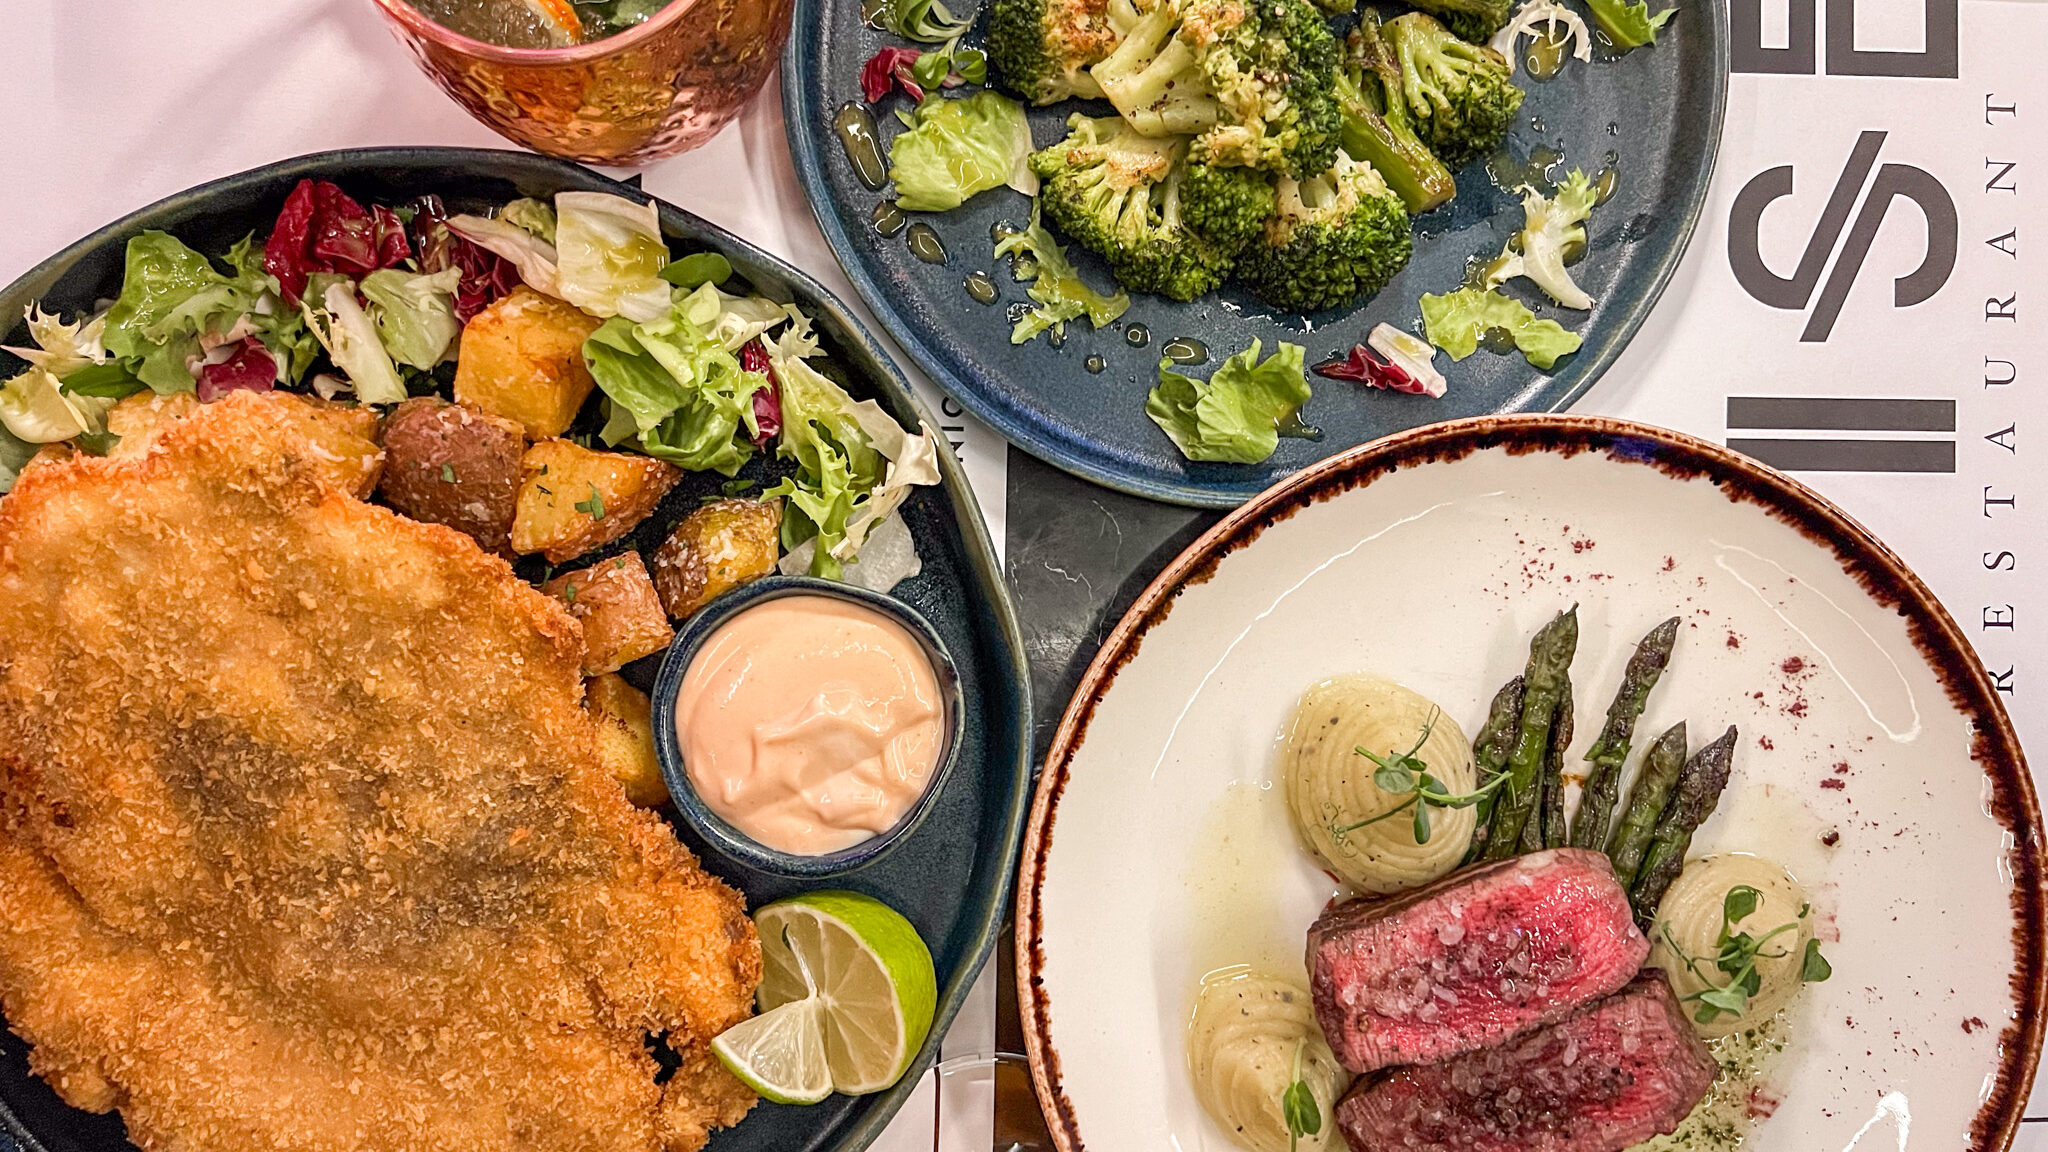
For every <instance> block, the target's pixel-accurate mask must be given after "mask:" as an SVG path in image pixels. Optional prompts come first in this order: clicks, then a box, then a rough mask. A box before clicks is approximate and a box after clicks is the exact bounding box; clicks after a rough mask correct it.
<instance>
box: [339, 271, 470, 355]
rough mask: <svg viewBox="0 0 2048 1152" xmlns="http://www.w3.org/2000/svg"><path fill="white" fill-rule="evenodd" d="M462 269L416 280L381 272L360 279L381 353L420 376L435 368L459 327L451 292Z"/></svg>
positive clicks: (403, 274)
mask: <svg viewBox="0 0 2048 1152" xmlns="http://www.w3.org/2000/svg"><path fill="white" fill-rule="evenodd" d="M461 284H462V269H460V268H453V267H450V268H443V269H442V270H441V271H439V272H436V273H434V274H433V275H432V276H420V275H415V274H413V273H410V272H401V271H399V270H398V269H395V268H386V269H383V270H382V271H378V272H372V273H370V274H369V275H368V276H365V277H363V283H362V285H361V290H362V294H363V298H364V299H365V300H368V301H369V302H370V307H369V312H370V319H372V320H374V321H376V323H377V335H378V337H379V338H380V339H382V341H383V343H384V350H385V351H386V352H389V353H390V354H391V358H392V359H393V360H396V361H397V362H399V363H400V364H409V365H411V366H412V367H414V368H419V369H421V370H426V369H430V368H432V367H433V366H434V365H436V364H439V363H440V362H441V359H442V357H444V356H446V355H447V354H448V348H449V346H450V345H452V344H454V343H455V337H456V336H457V335H458V334H459V333H460V332H461V331H462V324H461V322H460V321H458V320H456V319H455V290H456V289H457V288H458V287H460V286H461Z"/></svg>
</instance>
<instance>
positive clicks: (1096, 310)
mask: <svg viewBox="0 0 2048 1152" xmlns="http://www.w3.org/2000/svg"><path fill="white" fill-rule="evenodd" d="M995 254H996V255H997V256H1009V257H1011V264H1010V268H1011V272H1012V274H1014V275H1015V276H1016V278H1017V279H1018V280H1029V281H1030V282H1031V287H1030V288H1029V289H1027V291H1028V292H1029V293H1030V294H1031V299H1032V300H1034V301H1036V302H1037V304H1038V306H1037V307H1036V308H1033V309H1032V310H1031V311H1029V312H1026V313H1025V314H1024V315H1023V316H1022V317H1019V318H1018V320H1017V323H1016V324H1015V325H1014V326H1013V327H1011V329H1010V343H1012V344H1023V343H1026V342H1028V341H1031V340H1033V339H1035V338H1037V337H1038V335H1039V334H1040V333H1042V332H1045V331H1046V330H1047V329H1051V330H1052V331H1054V332H1056V333H1059V334H1062V335H1064V334H1065V333H1066V330H1067V321H1069V320H1072V319H1074V318H1075V317H1077V316H1081V315H1083V314H1085V315H1086V316H1087V317H1088V319H1089V322H1091V323H1092V324H1094V325H1095V326H1096V327H1097V328H1100V327H1102V326H1103V325H1105V324H1108V323H1110V322H1111V321H1113V320H1115V319H1116V318H1117V317H1119V316H1121V315H1123V314H1124V312H1125V310H1127V309H1129V308H1130V306H1131V298H1130V296H1129V294H1127V293H1125V292H1123V291H1121V290H1119V291H1118V292H1117V294H1116V295H1114V296H1104V295H1103V294H1102V293H1100V292H1097V291H1096V290H1095V289H1094V288H1091V287H1089V285H1088V282H1087V281H1085V280H1083V279H1081V273H1080V271H1079V270H1078V269H1076V268H1075V267H1074V264H1073V262H1072V261H1070V260H1068V259H1067V250H1066V249H1065V248H1062V247H1060V243H1059V241H1057V240H1055V239H1053V238H1052V233H1050V232H1048V231H1046V230H1045V225H1044V224H1042V223H1040V221H1039V213H1038V202H1037V201H1035V200H1034V201H1032V203H1031V224H1030V226H1029V227H1027V228H1025V229H1024V230H1023V231H1021V232H1012V233H1011V234H1009V235H1008V236H1005V237H1003V238H1002V239H1001V240H999V241H997V242H996V250H995Z"/></svg>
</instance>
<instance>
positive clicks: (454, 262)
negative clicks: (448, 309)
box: [412, 196, 519, 324]
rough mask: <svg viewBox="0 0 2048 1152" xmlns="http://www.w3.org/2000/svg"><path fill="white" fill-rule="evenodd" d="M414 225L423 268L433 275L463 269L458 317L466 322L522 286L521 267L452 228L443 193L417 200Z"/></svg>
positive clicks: (457, 298)
mask: <svg viewBox="0 0 2048 1152" xmlns="http://www.w3.org/2000/svg"><path fill="white" fill-rule="evenodd" d="M412 228H413V237H414V242H415V243H416V244H417V245H418V247H419V254H420V271H422V272H425V273H427V274H429V275H431V274H433V273H435V272H439V271H441V270H442V269H444V268H450V267H454V268H460V269H462V282H461V283H460V284H458V285H457V286H456V289H455V298H454V301H453V303H454V307H455V318H456V319H457V320H460V321H462V322H463V323H464V324H467V323H469V319H470V317H472V316H475V315H476V314H477V313H479V312H481V311H483V310H484V309H485V308H488V307H489V306H490V305H491V304H492V303H494V302H495V301H496V300H497V299H498V298H499V297H501V296H504V295H505V294H507V293H509V292H511V291H512V290H513V289H514V288H517V287H519V269H518V268H516V267H514V266H513V264H512V262H511V261H509V260H506V259H505V258H503V257H501V256H499V255H497V254H496V253H494V252H490V251H487V250H486V249H484V248H483V247H482V246H480V245H477V244H473V243H471V242H470V241H468V240H465V239H463V238H462V237H460V236H458V235H456V234H455V232H454V231H453V230H452V229H450V228H449V227H448V209H447V207H446V206H445V205H444V204H442V203H441V198H440V197H439V196H422V197H420V198H419V199H418V200H416V201H414V202H413V218H412Z"/></svg>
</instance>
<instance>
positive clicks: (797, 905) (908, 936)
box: [714, 891, 938, 1099]
mask: <svg viewBox="0 0 2048 1152" xmlns="http://www.w3.org/2000/svg"><path fill="white" fill-rule="evenodd" d="M754 925H755V927H756V928H757V929H759V931H760V935H761V963H762V978H761V990H760V993H759V1002H760V1006H761V1015H760V1016H758V1017H756V1018H755V1019H754V1020H752V1021H749V1022H748V1023H747V1024H742V1025H740V1026H739V1027H740V1028H746V1027H748V1026H749V1025H758V1023H759V1021H761V1020H765V1019H767V1018H768V1017H771V1016H774V1015H776V1014H777V1013H779V1012H783V1011H786V1010H788V1009H790V1008H794V1007H797V1006H800V1005H805V1004H810V1005H813V1006H814V1009H813V1011H814V1015H813V1019H815V1020H816V1021H817V1026H818V1028H819V1030H820V1031H821V1032H822V1043H823V1048H824V1060H825V1065H826V1067H827V1068H828V1069H829V1071H830V1076H831V1083H832V1087H833V1088H834V1089H835V1090H837V1091H840V1092H844V1093H846V1094H847V1095H849V1096H855V1095H860V1094H862V1093H866V1092H880V1091H881V1090H882V1089H884V1088H887V1087H889V1086H890V1085H891V1084H894V1083H896V1081H897V1080H899V1079H901V1078H902V1076H903V1073H904V1071H905V1070H906V1069H908V1068H909V1067H910V1062H911V1060H912V1059H914V1058H915V1057H916V1056H917V1051H918V1049H919V1048H920V1047H922V1046H923V1045H924V1040H925V1034H926V1033H927V1032H929V1031H931V1026H932V1009H933V1006H934V1005H935V1004H936V1002H937V1000H938V981H937V980H936V978H935V977H934V975H933V972H932V954H931V952H930V950H929V949H927V948H926V947H925V944H924V941H923V940H922V939H920V938H919V937H918V935H917V929H915V928H913V927H911V926H910V921H908V920H905V919H904V918H903V917H902V915H901V914H899V913H898V912H897V911H896V910H895V909H893V908H891V907H889V906H888V905H887V904H884V903H882V902H881V901H879V900H876V899H875V898H873V897H871V896H862V895H860V894H858V893H855V892H836V891H823V892H806V893H804V894H803V895H800V896H792V897H790V898H789V899H787V900H778V901H776V902H775V903H773V904H768V905H764V906H763V907H761V908H760V909H758V910H756V911H755V913H754ZM737 1030H738V1029H734V1031H737ZM731 1035H732V1032H730V1031H729V1032H727V1033H726V1034H725V1036H731ZM725 1036H721V1037H720V1038H719V1041H718V1042H717V1043H715V1044H714V1048H716V1047H717V1044H718V1043H723V1042H724V1040H725ZM724 1055H725V1053H724V1052H722V1051H721V1052H720V1056H721V1057H722V1058H723V1057H724ZM727 1065H728V1066H729V1067H730V1066H731V1065H732V1061H731V1060H729V1059H728V1060H727ZM733 1072H734V1074H735V1075H739V1076H741V1078H742V1079H744V1078H745V1077H746V1075H747V1073H743V1072H741V1071H740V1069H739V1068H737V1067H735V1068H733ZM749 1083H752V1081H749ZM791 1083H795V1081H792V1082H791ZM755 1090H756V1091H760V1089H759V1088H758V1087H757V1088H756V1089H755ZM778 1090H782V1087H781V1086H780V1085H778ZM762 1095H764V1096H765V1095H768V1094H767V1093H766V1092H762ZM770 1098H771V1099H773V1098H774V1097H770Z"/></svg>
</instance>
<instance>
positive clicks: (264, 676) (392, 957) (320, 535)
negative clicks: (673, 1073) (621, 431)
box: [0, 392, 761, 1152]
mask: <svg viewBox="0 0 2048 1152" xmlns="http://www.w3.org/2000/svg"><path fill="white" fill-rule="evenodd" d="M279 403H280V400H279V398H273V397H266V396H263V395H259V394H255V393H246V392H238V393H234V394H231V395H230V396H228V397H227V398H225V399H223V400H221V401H219V402H217V403H214V404H209V405H206V406H204V408H203V410H202V411H200V412H199V413H197V414H195V415H193V416H192V417H191V418H189V419H186V420H182V421H179V422H177V423H176V424H175V425H173V426H171V427H168V428H166V429H164V430H163V431H162V433H161V434H160V436H159V438H158V440H157V442H156V444H155V446H154V450H153V451H152V452H150V453H148V454H147V455H142V456H136V457H132V458H123V459H97V458H91V457H84V456H79V457H75V458H73V459H71V460H67V461H62V462H56V463H52V464H48V465H45V466H42V467H39V468H36V469H33V470H31V471H29V472H28V473H27V474H25V475H24V476H23V477H22V479H21V482H20V483H19V485H18V486H17V487H16V489H15V490H14V492H13V493H12V494H10V495H8V496H7V497H6V498H5V499H4V500H0V1006H4V1008H5V1010H6V1015H7V1020H8V1023H9V1024H10V1025H11V1026H12V1027H13V1028H14V1029H15V1030H16V1031H17V1032H19V1033H20V1034H21V1035H22V1036H23V1037H24V1038H26V1039H28V1040H30V1041H31V1042H33V1043H34V1044H35V1045H36V1048H35V1050H34V1054H33V1060H34V1063H35V1067H36V1068H37V1070H38V1071H39V1072H41V1073H42V1074H43V1075H44V1077H45V1078H46V1079H48V1080H50V1081H51V1082H52V1083H53V1084H54V1085H55V1086H56V1087H57V1089H58V1090H59V1092H60V1093H62V1094H63V1095H64V1096H65V1098H66V1099H68V1100H70V1101H72V1102H73V1103H75V1104H77V1105H79V1106H80V1107H86V1108H92V1109H95V1110H102V1111H103V1110H105V1109H107V1108H109V1107H118V1108H120V1109H121V1112H122V1115H123V1118H124V1119H125V1120H126V1122H127V1125H128V1130H129V1134H130V1136H131V1138H132V1139H133V1140H135V1142H136V1143H138V1144H139V1145H141V1146H142V1147H143V1148H144V1149H147V1150H150V1152H156V1150H159V1149H161V1150H166V1152H240V1150H244V1149H251V1150H259V1149H260V1150H267V1149H308V1150H313V1149H319V1150H326V1149H334V1150H342V1149H349V1150H376V1149H386V1148H389V1149H407V1150H414V1149H450V1150H454V1149H461V1150H463V1152H476V1150H485V1149H496V1148H504V1149H513V1148H518V1149H539V1150H541V1152H551V1150H556V1149H562V1150H572V1149H573V1150H581V1149H592V1150H596V1149H605V1150H608V1152H616V1150H622V1149H623V1150H636V1149H646V1150H649V1152H653V1150H657V1149H665V1150H667V1152H690V1150H693V1149H695V1148H697V1147H699V1146H700V1145H701V1144H702V1143H703V1140H704V1137H705V1135H706V1133H707V1132H708V1130H709V1129H710V1128H712V1127H717V1126H722V1125H726V1124H730V1123H733V1122H735V1121H737V1120H738V1119H739V1117H740V1116H742V1115H744V1113H745V1111H746V1108H747V1106H748V1105H749V1104H750V1103H751V1097H750V1096H748V1094H747V1093H746V1091H745V1089H744V1088H743V1087H741V1086H740V1085H739V1084H738V1083H737V1082H735V1081H733V1080H732V1079H731V1078H730V1077H729V1076H728V1075H727V1074H726V1073H725V1072H724V1071H723V1069H722V1068H720V1067H719V1066H718V1065H717V1063H716V1061H715V1060H709V1059H708V1057H707V1056H706V1055H705V1052H706V1045H707V1044H708V1041H709V1038H710V1037H711V1036H713V1035H715V1034H716V1033H717V1032H719V1031H721V1030H723V1029H724V1028H726V1027H728V1026H730V1025H731V1024H733V1023H735V1022H737V1021H739V1020H741V1019H744V1018H745V1017H746V1016H747V1014H748V1013H749V1012H750V1011H751V1004H752V998H753V992H754V987H755V985H756V984H757V983H758V982H759V980H760V964H761V961H760V947H759V943H758V941H757V940H756V939H755V936H754V932H753V926H752V923H751V922H750V921H749V920H748V919H747V916H746V910H745V907H744V905H743V904H742V902H741V900H740V897H739V895H738V893H736V892H734V891H733V890H732V889H731V888H729V887H727V886H726V885H725V884H723V883H721V882H720V881H719V880H717V879H716V878H714V877H711V876H709V875H707V874H706V873H705V872H704V871H703V870H702V869H701V868H700V867H698V865H697V862H696V860H695V859H694V858H693V857H692V856H691V855H690V853H689V852H688V851H687V850H685V849H684V848H683V847H682V846H681V845H680V844H679V843H677V841H676V839H675V836H674V834H673V833H672V832H671V831H670V830H669V828H668V827H667V825H665V824H663V823H661V822H660V821H659V820H658V819H657V818H656V817H654V816H653V815H651V814H649V813H645V812H642V811H640V810H638V809H635V808H634V807H633V806H632V805H631V804H629V803H628V802H627V801H626V798H625V796H624V794H623V792H622V791H621V790H620V787H619V785H618V783H617V782H616V781H614V780H613V779H611V777H610V776H609V775H608V774H607V773H606V772H605V770H604V768H603V766H602V764H601V762H600V760H599V758H598V755H597V748H596V743H595V741H596V734H595V731H594V729H593V727H592V722H591V721H590V719H589V718H588V716H587V715H586V714H585V712H584V711H583V709H582V707H581V692H582V688H581V669H580V661H581V657H582V640H581V636H580V633H579V630H578V627H577V625H576V623H575V621H574V620H573V619H571V618H570V616H569V615H568V613H566V612H565V611H564V610H563V609H562V607H561V606H560V605H559V604H557V603H555V602H554V601H553V600H552V599H550V598H549V597H547V596H544V595H542V594H540V593H539V592H538V591H536V590H534V589H532V588H531V587H529V586H527V585H526V584H524V583H523V582H521V581H519V580H518V579H516V578H515V577H514V576H513V575H512V573H511V570H510V568H509V567H508V566H507V565H506V564H505V563H504V562H503V561H502V560H499V559H496V558H494V557H491V556H487V555H485V554H484V553H483V552H481V551H480V550H479V549H478V548H477V547H476V545H475V544H474V543H473V542H472V541H471V540H470V539H469V538H468V537H466V536H463V535H461V534H459V533H457V532H454V531H452V530H450V529H446V528H442V527H438V526H434V525H427V524H420V523H416V522H414V521H411V520H407V519H404V518H402V517H400V516H397V515H395V514H393V513H392V512H390V511H388V510H386V509H383V508H378V507H373V506H371V505H368V504H364V503H361V502H360V501H357V500H355V499H353V498H351V497H350V496H348V495H347V494H346V493H344V492H342V491H340V490H338V489H336V488H335V487H333V484H332V481H331V480H330V479H327V478H325V477H324V476H323V474H322V472H321V469H320V468H319V467H318V464H319V460H318V456H317V452H316V450H315V449H314V447H313V446H312V445H311V444H309V443H308V442H307V440H306V439H305V437H304V434H303V433H302V432H300V431H298V430H296V429H295V428H294V426H293V424H292V422H291V421H289V420H287V419H285V418H283V417H282V416H281V414H280V412H279V411H278V409H277V405H278V404H279ZM649 1033H655V1034H666V1036H667V1037H668V1041H669V1043H670V1044H671V1046H672V1047H674V1048H675V1049H676V1050H677V1051H679V1052H680V1053H682V1054H683V1056H684V1060H685V1064H686V1066H687V1067H688V1068H690V1069H691V1070H692V1071H691V1075H690V1076H689V1077H688V1078H687V1080H686V1079H685V1078H684V1077H681V1076H678V1077H677V1078H676V1079H674V1080H671V1082H670V1083H669V1085H668V1086H667V1087H666V1089H664V1088H663V1087H661V1086H657V1085H656V1084H655V1082H654V1077H655V1073H656V1067H657V1066H656V1064H655V1061H654V1060H653V1058H652V1057H651V1056H650V1055H649V1052H648V1049H647V1047H646V1043H645V1038H646V1035H647V1034H649ZM678 1083H687V1085H688V1087H687V1088H682V1089H679V1088H678V1087H677V1085H678ZM678 1117H681V1118H682V1119H680V1120H679V1119H678Z"/></svg>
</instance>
